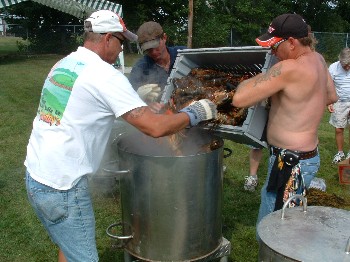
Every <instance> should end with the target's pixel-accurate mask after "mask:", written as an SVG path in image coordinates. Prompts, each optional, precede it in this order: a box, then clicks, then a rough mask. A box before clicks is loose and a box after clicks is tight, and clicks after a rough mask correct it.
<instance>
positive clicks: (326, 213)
mask: <svg viewBox="0 0 350 262" xmlns="http://www.w3.org/2000/svg"><path fill="white" fill-rule="evenodd" d="M281 212H282V211H281V210H279V211H275V212H273V213H271V214H269V215H267V216H266V217H265V218H264V219H263V220H262V221H261V222H260V223H259V225H258V235H259V237H260V239H261V241H262V243H264V244H265V245H266V246H267V247H269V248H270V249H271V250H272V251H274V252H276V253H278V254H281V255H284V256H286V257H289V258H292V259H295V260H297V261H350V254H347V253H346V252H345V249H346V247H347V245H348V239H349V237H350V226H349V225H350V211H346V210H342V209H336V208H332V207H322V206H309V207H307V210H306V211H305V212H304V211H303V209H302V208H301V207H294V208H287V209H286V210H284V219H281Z"/></svg>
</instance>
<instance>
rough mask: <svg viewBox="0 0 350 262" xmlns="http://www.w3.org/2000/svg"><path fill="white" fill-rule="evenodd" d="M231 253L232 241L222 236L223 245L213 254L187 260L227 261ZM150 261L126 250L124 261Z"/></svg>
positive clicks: (192, 261)
mask: <svg viewBox="0 0 350 262" xmlns="http://www.w3.org/2000/svg"><path fill="white" fill-rule="evenodd" d="M230 254H231V242H230V241H228V240H227V239H226V238H224V237H223V238H222V242H221V245H220V246H219V247H218V248H217V249H216V250H214V251H213V252H212V253H211V254H208V255H206V256H205V257H201V258H198V259H193V260H187V261H191V262H209V261H213V260H217V259H220V262H225V261H227V257H228V256H229V255H230ZM146 261H147V262H149V261H152V260H142V259H139V258H137V257H134V256H132V254H130V253H129V252H128V251H126V250H125V251H124V262H146Z"/></svg>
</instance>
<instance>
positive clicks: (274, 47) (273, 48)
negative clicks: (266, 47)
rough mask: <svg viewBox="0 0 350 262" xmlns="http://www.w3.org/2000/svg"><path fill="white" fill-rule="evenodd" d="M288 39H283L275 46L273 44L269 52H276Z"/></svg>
mask: <svg viewBox="0 0 350 262" xmlns="http://www.w3.org/2000/svg"><path fill="white" fill-rule="evenodd" d="M287 40H288V39H287V38H284V39H282V40H280V41H279V42H277V43H276V44H274V45H273V46H271V50H272V51H276V50H277V48H278V47H279V45H280V44H282V43H283V42H284V41H287Z"/></svg>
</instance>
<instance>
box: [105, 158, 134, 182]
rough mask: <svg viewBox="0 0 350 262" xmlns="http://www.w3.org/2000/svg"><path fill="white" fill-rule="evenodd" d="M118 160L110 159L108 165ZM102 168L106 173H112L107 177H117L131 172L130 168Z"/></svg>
mask: <svg viewBox="0 0 350 262" xmlns="http://www.w3.org/2000/svg"><path fill="white" fill-rule="evenodd" d="M116 162H118V160H113V161H110V162H107V166H108V165H109V164H113V163H116ZM102 170H103V171H104V172H106V173H110V174H112V175H106V176H105V177H107V178H108V177H117V175H124V174H128V173H130V170H111V169H108V168H105V167H104V168H102Z"/></svg>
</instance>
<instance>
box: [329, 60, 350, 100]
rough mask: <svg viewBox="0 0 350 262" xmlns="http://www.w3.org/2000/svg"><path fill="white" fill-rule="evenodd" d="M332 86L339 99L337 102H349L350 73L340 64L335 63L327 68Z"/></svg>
mask: <svg viewBox="0 0 350 262" xmlns="http://www.w3.org/2000/svg"><path fill="white" fill-rule="evenodd" d="M329 73H330V74H331V76H332V78H333V81H334V85H335V88H336V91H337V95H338V97H339V100H338V101H339V102H350V71H346V70H344V68H343V67H342V66H341V64H340V62H339V61H338V62H335V63H333V64H331V65H330V66H329Z"/></svg>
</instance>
